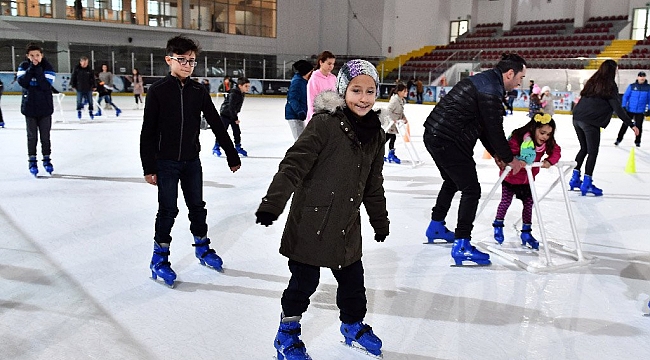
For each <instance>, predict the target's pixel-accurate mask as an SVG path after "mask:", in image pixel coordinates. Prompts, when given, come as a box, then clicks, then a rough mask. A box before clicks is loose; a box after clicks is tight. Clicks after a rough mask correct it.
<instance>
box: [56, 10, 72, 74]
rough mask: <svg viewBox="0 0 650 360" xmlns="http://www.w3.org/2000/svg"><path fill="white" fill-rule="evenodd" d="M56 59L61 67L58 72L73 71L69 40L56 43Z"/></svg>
mask: <svg viewBox="0 0 650 360" xmlns="http://www.w3.org/2000/svg"><path fill="white" fill-rule="evenodd" d="M64 1H65V0H64ZM56 59H57V61H58V63H59V68H58V69H57V70H56V72H58V73H70V72H72V69H70V46H69V44H68V43H67V42H64V41H58V42H57V43H56Z"/></svg>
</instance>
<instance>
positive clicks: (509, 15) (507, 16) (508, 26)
mask: <svg viewBox="0 0 650 360" xmlns="http://www.w3.org/2000/svg"><path fill="white" fill-rule="evenodd" d="M518 8H519V1H513V0H504V2H503V31H509V30H512V28H513V27H514V26H515V25H516V24H517V9H518Z"/></svg>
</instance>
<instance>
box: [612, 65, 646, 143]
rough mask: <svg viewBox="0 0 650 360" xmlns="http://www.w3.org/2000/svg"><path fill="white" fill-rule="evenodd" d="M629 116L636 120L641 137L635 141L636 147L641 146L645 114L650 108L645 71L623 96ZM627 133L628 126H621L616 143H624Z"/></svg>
mask: <svg viewBox="0 0 650 360" xmlns="http://www.w3.org/2000/svg"><path fill="white" fill-rule="evenodd" d="M621 105H622V106H623V108H624V109H625V110H626V111H627V114H628V115H629V116H630V117H631V118H632V119H633V120H634V124H635V125H636V127H637V128H639V135H637V136H636V138H635V139H634V144H635V145H636V147H640V146H641V133H642V132H643V121H644V120H645V114H646V113H647V111H648V110H649V107H650V85H648V80H646V77H645V71H640V72H639V74H638V75H637V78H636V81H635V82H634V83H632V84H630V85H629V86H628V87H627V89H626V90H625V94H623V100H622V104H621ZM626 131H627V125H625V124H624V123H623V124H621V130H619V131H618V136H617V137H616V142H615V143H614V145H618V144H620V143H621V141H623V136H624V135H625V132H626Z"/></svg>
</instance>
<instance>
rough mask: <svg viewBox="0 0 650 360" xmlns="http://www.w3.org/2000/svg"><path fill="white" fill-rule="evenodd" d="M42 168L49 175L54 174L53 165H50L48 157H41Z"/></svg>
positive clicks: (50, 161)
mask: <svg viewBox="0 0 650 360" xmlns="http://www.w3.org/2000/svg"><path fill="white" fill-rule="evenodd" d="M43 168H45V171H47V172H48V173H49V174H50V175H52V172H54V165H52V160H51V159H50V155H45V156H43Z"/></svg>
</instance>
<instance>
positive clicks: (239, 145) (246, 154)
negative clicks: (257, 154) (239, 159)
mask: <svg viewBox="0 0 650 360" xmlns="http://www.w3.org/2000/svg"><path fill="white" fill-rule="evenodd" d="M235 149H236V150H237V152H238V153H239V155H241V156H243V157H247V156H248V152H247V151H246V150H244V148H243V147H241V144H235Z"/></svg>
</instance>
